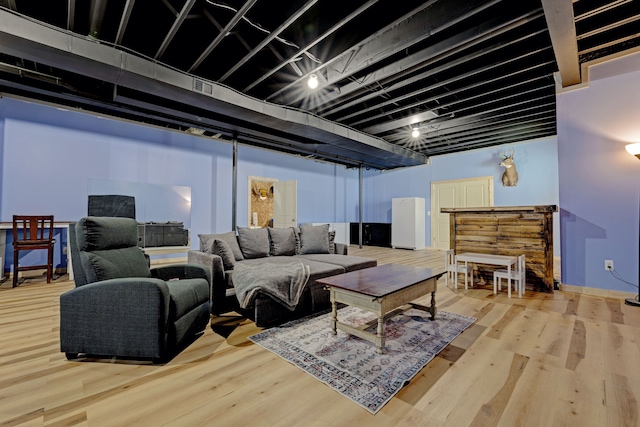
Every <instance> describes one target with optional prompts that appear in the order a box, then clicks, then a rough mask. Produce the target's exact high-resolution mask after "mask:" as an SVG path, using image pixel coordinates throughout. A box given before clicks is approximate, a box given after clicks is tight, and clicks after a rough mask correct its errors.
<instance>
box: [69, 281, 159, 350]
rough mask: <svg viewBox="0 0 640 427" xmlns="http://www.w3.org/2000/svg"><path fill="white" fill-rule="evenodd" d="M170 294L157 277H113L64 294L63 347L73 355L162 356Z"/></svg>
mask: <svg viewBox="0 0 640 427" xmlns="http://www.w3.org/2000/svg"><path fill="white" fill-rule="evenodd" d="M169 305H170V294H169V288H168V286H167V284H166V283H165V282H164V281H163V280H160V279H153V278H123V279H109V280H103V281H100V282H94V283H90V284H87V285H84V286H80V287H77V288H75V289H72V290H70V291H67V292H65V293H63V294H62V295H60V349H61V350H62V351H64V352H70V353H90V354H96V355H127V356H131V357H151V358H158V357H162V356H163V354H164V352H165V350H166V348H167V336H166V327H167V323H168V321H169V311H170V308H169Z"/></svg>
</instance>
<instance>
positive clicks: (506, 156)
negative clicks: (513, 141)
mask: <svg viewBox="0 0 640 427" xmlns="http://www.w3.org/2000/svg"><path fill="white" fill-rule="evenodd" d="M508 153H509V154H507V153H505V152H504V151H501V152H500V158H501V159H502V160H505V159H509V158H511V159H512V158H513V154H514V152H513V148H510V149H509V151H508Z"/></svg>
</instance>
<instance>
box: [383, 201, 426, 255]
mask: <svg viewBox="0 0 640 427" xmlns="http://www.w3.org/2000/svg"><path fill="white" fill-rule="evenodd" d="M391 201H392V203H391V246H392V247H394V248H402V249H424V247H425V238H424V234H425V216H424V206H425V201H424V199H423V198H421V197H401V198H393V199H391Z"/></svg>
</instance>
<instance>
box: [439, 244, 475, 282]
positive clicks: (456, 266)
mask: <svg viewBox="0 0 640 427" xmlns="http://www.w3.org/2000/svg"><path fill="white" fill-rule="evenodd" d="M445 269H446V270H447V274H446V276H445V281H444V283H445V285H446V286H447V287H449V276H452V279H453V283H454V287H455V289H458V274H459V273H464V275H465V281H466V280H467V275H469V276H470V277H471V283H472V284H473V266H472V265H467V266H466V267H465V265H464V264H461V263H456V256H455V251H454V250H453V249H449V250H448V251H446V253H445Z"/></svg>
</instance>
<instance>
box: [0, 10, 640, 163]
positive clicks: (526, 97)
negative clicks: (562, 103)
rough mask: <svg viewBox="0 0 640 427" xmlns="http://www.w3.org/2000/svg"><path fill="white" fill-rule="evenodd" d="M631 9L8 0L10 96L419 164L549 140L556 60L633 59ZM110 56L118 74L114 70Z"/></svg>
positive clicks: (635, 20) (573, 63) (636, 17)
mask: <svg viewBox="0 0 640 427" xmlns="http://www.w3.org/2000/svg"><path fill="white" fill-rule="evenodd" d="M639 1H640V0H618V1H611V0H609V1H587V0H578V1H574V2H571V1H570V0H565V1H559V0H543V1H542V2H541V1H540V0H518V1H506V0H503V1H498V0H446V1H445V0H439V1H437V0H432V1H427V2H424V1H416V0H399V1H398V0H395V1H391V0H377V1H376V0H368V1H367V0H349V1H344V0H343V1H335V0H291V1H274V0H248V1H243V0H227V1H225V2H222V1H217V0H91V1H84V0H83V1H76V0H0V7H1V8H0V18H2V20H0V90H2V91H3V92H4V93H9V94H16V95H21V96H27V97H31V98H37V99H41V100H44V101H50V102H54V103H56V104H64V105H67V106H70V107H77V108H82V109H85V110H91V111H96V112H101V113H108V114H111V115H114V116H118V117H122V118H125V119H130V120H135V121H138V122H145V123H149V124H153V125H159V126H165V127H170V128H172V129H178V130H185V131H186V130H187V129H189V128H192V129H191V130H190V131H192V132H204V133H203V136H204V137H212V136H213V137H216V138H220V139H223V140H224V139H226V140H231V139H234V138H235V139H237V140H238V141H239V142H240V143H245V144H249V145H254V146H260V147H265V148H270V149H276V150H280V151H284V152H288V153H292V154H299V155H304V156H307V157H310V158H316V159H319V160H328V161H332V162H336V163H340V164H345V165H348V166H358V165H364V166H371V167H374V168H379V169H389V168H395V167H402V166H411V165H416V164H423V163H425V162H426V161H427V159H428V157H430V156H434V155H440V154H447V153H454V152H459V151H464V150H470V149H475V148H483V147H490V146H495V145H503V144H509V143H515V142H518V141H524V140H531V139H535V138H541V137H547V136H552V135H555V134H556V111H555V110H556V107H555V93H556V80H558V81H560V82H562V83H563V84H564V85H565V86H567V81H569V78H568V77H567V76H568V75H569V74H570V73H567V74H565V73H564V70H563V69H562V67H564V65H562V66H561V69H560V73H559V74H557V75H556V76H555V77H554V73H556V72H558V70H559V65H558V64H559V63H560V61H557V60H556V58H563V59H564V60H566V62H567V63H568V65H567V68H568V69H571V68H573V70H574V75H576V72H577V73H578V74H577V76H578V79H579V78H580V77H579V68H578V65H579V64H582V63H584V62H587V61H591V60H594V59H598V58H601V57H604V56H608V55H611V54H616V53H620V52H624V51H627V50H630V49H634V48H637V47H638V46H639V45H640V35H639V34H640V32H638V30H637V28H639V26H640V5H639V3H638V2H639ZM543 5H544V7H543ZM563 7H564V8H565V12H566V10H569V12H570V13H569V15H567V14H566V13H565V14H564V15H563V13H562V9H563ZM571 12H572V13H571ZM567 16H568V20H567ZM16 23H17V24H16ZM27 23H28V25H26V24H27ZM34 23H35V24H36V25H37V26H38V28H41V29H42V31H33V30H32V28H33V27H31V25H33V24H34ZM567 23H568V24H567ZM14 25H15V28H17V30H14V29H13V27H14ZM574 27H575V28H574ZM21 28H26V29H27V30H25V31H23V32H22V33H21V32H20V29H21ZM550 30H551V31H550ZM51 31H55V33H51ZM558 33H568V38H567V37H565V38H564V39H563V38H561V37H560V36H557V35H556V34H558ZM55 34H60V35H61V36H64V37H65V38H64V41H63V42H61V44H59V45H55V39H56V37H55V36H52V35H55ZM76 36H77V37H76ZM565 36H566V34H565ZM552 40H553V43H552ZM86 46H89V48H87V47H86ZM91 46H94V47H95V49H91ZM104 49H108V50H110V51H112V52H125V53H126V54H127V55H128V56H127V57H126V58H125V57H124V56H123V57H122V58H125V59H126V61H125V60H122V62H123V63H124V62H126V63H125V64H123V65H118V64H117V63H116V64H115V65H114V64H105V63H108V62H109V61H108V60H104V59H103V58H102V56H104V55H103V53H102V51H103V50H104ZM94 50H95V52H94ZM106 52H109V51H106ZM134 57H135V58H136V59H139V61H138V62H136V61H133V60H132V58H134ZM132 64H134V65H132ZM156 64H158V65H162V66H163V67H162V69H168V70H171V71H173V72H174V74H171V75H170V76H168V77H167V76H165V75H164V74H166V73H163V71H162V70H160V71H158V69H156V68H153V66H154V65H156ZM576 70H577V71H576ZM169 74H170V73H169ZM311 74H315V75H317V76H318V78H319V87H318V88H317V89H315V90H313V91H312V90H310V89H309V88H308V87H307V83H306V82H307V79H308V77H309V75H311ZM176 76H178V77H176ZM181 76H184V77H186V78H188V79H186V81H187V83H184V82H183V79H182V77H181ZM575 83H577V82H576V81H575V79H574V80H573V81H571V82H570V84H575ZM219 88H222V89H224V90H218V89H219ZM240 94H244V95H246V96H241V95H240ZM245 103H248V104H251V105H250V107H245ZM274 106H275V107H274ZM261 109H263V110H264V111H260V110H261ZM300 111H303V112H305V113H306V114H302V115H299V114H298V115H296V113H298V112H300ZM414 127H418V128H419V130H420V133H421V134H420V136H419V137H418V138H414V137H412V136H411V135H410V134H411V130H412V128H414ZM194 129H197V130H194Z"/></svg>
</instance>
